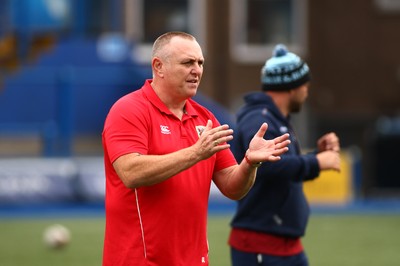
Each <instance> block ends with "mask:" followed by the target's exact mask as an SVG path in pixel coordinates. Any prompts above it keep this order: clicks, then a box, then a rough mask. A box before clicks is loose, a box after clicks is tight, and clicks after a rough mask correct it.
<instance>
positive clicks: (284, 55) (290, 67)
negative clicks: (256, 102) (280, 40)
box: [261, 44, 310, 91]
mask: <svg viewBox="0 0 400 266" xmlns="http://www.w3.org/2000/svg"><path fill="white" fill-rule="evenodd" d="M309 80H310V69H309V68H308V65H307V64H306V63H305V62H304V61H303V60H301V58H300V57H298V56H297V55H295V54H294V53H291V52H289V51H288V50H287V48H286V46H285V45H283V44H278V45H277V46H275V49H274V51H273V53H272V57H271V58H270V59H268V60H267V61H266V62H265V65H264V66H263V68H262V69H261V83H262V90H263V91H283V90H291V89H294V88H297V87H299V86H301V85H303V84H304V83H306V82H307V81H309Z"/></svg>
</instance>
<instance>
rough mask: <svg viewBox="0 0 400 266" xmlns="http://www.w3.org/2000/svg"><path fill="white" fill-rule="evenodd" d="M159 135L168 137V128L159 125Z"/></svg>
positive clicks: (169, 132)
mask: <svg viewBox="0 0 400 266" xmlns="http://www.w3.org/2000/svg"><path fill="white" fill-rule="evenodd" d="M160 129H161V134H165V135H169V134H171V131H170V130H169V128H168V126H163V125H160Z"/></svg>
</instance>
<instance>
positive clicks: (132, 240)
mask: <svg viewBox="0 0 400 266" xmlns="http://www.w3.org/2000/svg"><path fill="white" fill-rule="evenodd" d="M150 83H151V80H147V81H146V82H145V84H144V85H143V87H142V88H141V89H139V90H137V91H134V92H132V93H130V94H127V95H126V96H124V97H122V98H121V99H119V100H118V101H117V102H116V103H115V104H114V105H113V107H112V108H111V110H110V112H109V114H108V116H107V118H106V122H105V125H104V130H103V147H104V160H105V171H106V202H105V203H106V231H105V241H104V253H103V265H135V266H137V265H185V266H191V265H202V266H203V265H208V245H207V236H206V228H207V206H208V197H209V192H210V185H211V181H212V176H213V174H214V172H217V171H219V170H222V169H224V168H226V167H230V166H232V165H235V164H236V161H235V159H234V157H233V154H232V153H231V151H230V150H229V149H227V150H223V151H220V152H218V153H216V154H215V155H213V156H212V157H210V158H209V159H206V160H203V161H201V162H199V163H197V164H195V165H194V166H192V167H190V168H189V169H187V170H185V171H182V172H181V173H179V174H177V175H175V176H173V177H171V178H169V179H167V180H165V181H163V182H161V183H159V184H156V185H153V186H146V187H140V188H136V189H129V188H127V187H125V186H124V184H123V183H122V181H121V180H120V179H119V177H118V176H117V174H116V172H115V170H114V168H113V166H112V163H113V162H114V161H115V160H116V159H117V158H118V157H120V156H122V155H124V154H128V153H140V154H143V155H145V154H152V155H163V154H168V153H171V152H175V151H177V150H180V149H183V148H186V147H189V146H191V145H193V144H195V143H196V141H197V140H198V139H199V134H201V132H202V130H203V129H204V127H205V125H206V123H207V120H212V122H213V125H214V126H218V125H219V122H218V121H217V119H216V118H215V117H214V115H213V114H212V113H211V112H210V111H209V110H207V109H206V108H204V107H203V106H201V105H199V104H198V103H196V102H195V101H193V100H191V99H188V100H187V102H186V105H185V113H184V115H183V117H182V119H181V120H180V119H178V118H177V117H176V116H175V115H173V114H172V113H171V112H170V111H169V110H168V108H167V107H166V106H165V105H164V104H163V103H162V101H161V100H160V99H159V98H158V96H157V95H156V93H155V92H154V90H153V89H152V87H151V85H150Z"/></svg>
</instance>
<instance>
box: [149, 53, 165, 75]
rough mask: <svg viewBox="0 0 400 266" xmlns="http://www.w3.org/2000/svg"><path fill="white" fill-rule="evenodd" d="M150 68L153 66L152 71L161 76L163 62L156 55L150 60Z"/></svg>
mask: <svg viewBox="0 0 400 266" xmlns="http://www.w3.org/2000/svg"><path fill="white" fill-rule="evenodd" d="M151 65H152V68H153V72H154V74H155V75H157V76H159V77H163V76H164V73H163V63H162V62H161V60H160V59H159V58H157V57H154V58H153V60H152V62H151Z"/></svg>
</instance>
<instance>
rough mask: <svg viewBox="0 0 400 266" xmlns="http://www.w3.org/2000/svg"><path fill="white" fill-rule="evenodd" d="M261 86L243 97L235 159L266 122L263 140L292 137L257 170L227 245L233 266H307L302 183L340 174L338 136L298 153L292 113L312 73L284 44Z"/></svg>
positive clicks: (324, 138)
mask: <svg viewBox="0 0 400 266" xmlns="http://www.w3.org/2000/svg"><path fill="white" fill-rule="evenodd" d="M261 83H262V91H261V92H252V93H250V94H247V95H246V96H245V97H244V100H245V105H244V106H243V107H242V108H241V109H240V110H239V111H238V113H237V127H236V132H235V134H236V135H235V138H234V139H233V143H232V149H233V152H234V155H235V157H236V158H237V159H238V160H240V159H241V158H243V156H244V155H245V152H246V150H247V149H248V145H249V142H250V140H251V138H252V136H253V135H254V133H255V132H257V130H258V128H259V127H260V125H261V124H262V123H264V122H266V123H267V124H268V126H269V127H268V131H267V133H266V135H265V136H264V137H265V138H266V139H273V138H275V137H277V136H280V135H282V134H284V133H290V140H291V144H290V145H289V151H288V152H287V153H286V154H284V155H282V156H281V160H280V161H279V162H274V163H263V164H262V165H261V166H260V167H259V168H258V171H257V178H256V181H255V184H254V186H253V188H252V189H251V190H250V191H249V192H248V194H247V195H246V196H245V197H244V198H242V199H241V200H239V201H238V204H237V210H236V212H235V215H234V217H233V219H232V221H231V226H232V230H231V233H230V236H229V241H228V242H229V245H230V247H231V261H232V265H233V266H252V265H254V266H255V265H257V266H260V265H268V266H270V265H279V266H282V265H298V266H305V265H309V263H308V258H307V256H306V253H305V251H304V249H303V246H302V243H301V237H302V236H304V234H305V230H306V226H307V221H308V218H309V213H310V210H309V204H308V202H307V199H306V197H305V195H304V191H303V182H305V181H307V180H312V179H315V178H317V177H318V176H319V174H320V171H323V170H335V171H340V156H339V152H340V144H339V138H338V136H337V135H336V134H335V133H333V132H330V133H327V134H325V135H324V136H322V137H321V138H320V139H319V140H318V141H317V150H316V151H315V152H312V153H308V154H302V153H301V150H300V146H299V142H298V140H297V139H296V134H295V132H294V129H293V126H292V125H291V123H290V115H291V114H292V113H298V112H299V111H300V110H301V107H302V105H303V103H304V101H305V100H306V98H307V96H308V89H309V83H310V69H309V67H308V65H307V64H306V63H305V62H304V61H303V60H302V59H301V58H300V57H299V56H297V55H296V54H294V53H291V52H289V51H288V50H287V48H286V46H284V45H282V44H279V45H277V46H276V47H275V49H274V52H273V56H272V57H271V58H269V59H268V60H267V61H266V63H265V65H264V66H263V68H262V71H261Z"/></svg>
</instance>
